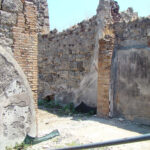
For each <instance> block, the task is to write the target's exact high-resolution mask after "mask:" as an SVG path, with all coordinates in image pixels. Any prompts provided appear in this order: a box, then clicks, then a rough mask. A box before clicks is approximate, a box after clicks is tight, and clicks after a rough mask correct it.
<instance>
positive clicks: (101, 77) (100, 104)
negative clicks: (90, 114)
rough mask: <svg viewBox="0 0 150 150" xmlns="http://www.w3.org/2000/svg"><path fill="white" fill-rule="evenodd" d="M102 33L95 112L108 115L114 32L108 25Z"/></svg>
mask: <svg viewBox="0 0 150 150" xmlns="http://www.w3.org/2000/svg"><path fill="white" fill-rule="evenodd" d="M104 34H105V35H104V38H103V39H100V40H99V59H98V60H99V61H98V100H97V113H98V115H99V116H109V113H110V102H109V89H110V83H111V82H110V77H111V76H110V74H111V60H112V54H113V50H114V33H113V29H112V28H111V27H110V26H109V25H108V26H106V28H105V29H104Z"/></svg>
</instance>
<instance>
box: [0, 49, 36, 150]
mask: <svg viewBox="0 0 150 150" xmlns="http://www.w3.org/2000/svg"><path fill="white" fill-rule="evenodd" d="M0 66H1V69H0V149H1V150H3V149H5V147H6V146H8V147H9V146H15V144H16V143H21V142H22V141H23V140H24V138H25V136H26V135H27V134H29V135H31V136H36V121H35V120H36V116H35V108H34V101H33V97H32V93H31V89H30V87H29V85H28V82H27V80H26V77H25V75H24V73H23V72H22V70H21V68H20V67H19V65H18V64H17V62H16V61H15V60H14V59H13V58H12V56H11V55H10V54H9V53H7V52H6V51H5V50H4V49H3V48H2V47H0Z"/></svg>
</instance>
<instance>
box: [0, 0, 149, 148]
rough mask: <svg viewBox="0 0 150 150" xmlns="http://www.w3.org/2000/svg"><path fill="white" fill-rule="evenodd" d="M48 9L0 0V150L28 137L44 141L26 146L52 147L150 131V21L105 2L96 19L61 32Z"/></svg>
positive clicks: (29, 0)
mask: <svg viewBox="0 0 150 150" xmlns="http://www.w3.org/2000/svg"><path fill="white" fill-rule="evenodd" d="M48 11H49V10H48V3H47V1H46V0H0V65H1V70H0V150H5V149H8V148H10V147H14V146H16V144H21V143H22V142H24V140H25V139H26V137H27V136H29V137H33V138H37V141H38V143H39V144H35V145H33V146H32V145H30V146H28V147H27V148H26V149H28V150H38V149H44V150H48V149H58V148H62V147H68V146H76V145H83V144H88V143H95V142H100V141H101V142H103V141H106V140H114V139H119V138H126V137H131V136H137V135H142V134H146V133H149V132H150V126H149V125H150V92H149V91H150V78H149V77H150V76H149V74H150V17H149V16H147V17H139V16H138V13H137V12H135V11H134V10H133V9H132V8H131V7H129V8H128V9H127V10H126V11H124V12H120V11H119V4H118V3H117V2H116V1H114V0H99V5H98V7H97V10H96V15H94V16H93V17H92V18H89V19H87V20H83V21H82V22H80V23H78V24H76V25H74V26H72V27H70V28H68V29H66V30H64V31H62V32H58V31H57V30H56V29H55V30H50V23H49V13H50V12H48ZM58 111H59V114H58ZM90 127H91V128H90ZM55 129H57V130H58V132H59V134H58V135H57V137H55V138H53V139H50V140H47V141H45V142H42V140H40V138H39V137H43V136H45V135H47V134H48V133H50V132H52V131H55ZM98 131H99V132H98ZM88 132H89V133H88ZM101 133H103V134H101ZM110 133H111V134H110ZM86 134H89V137H88V138H87V137H86V136H87V135H86ZM149 148H150V142H149V141H148V142H143V143H142V144H141V143H137V144H131V145H123V146H118V147H117V146H114V147H110V148H109V147H105V149H106V150H119V149H121V150H127V149H133V150H134V149H136V150H143V149H144V150H148V149H149ZM24 149H25V148H24Z"/></svg>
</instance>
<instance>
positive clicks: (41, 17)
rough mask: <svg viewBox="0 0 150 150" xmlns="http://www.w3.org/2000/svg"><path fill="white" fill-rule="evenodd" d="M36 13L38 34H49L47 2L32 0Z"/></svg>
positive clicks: (44, 0)
mask: <svg viewBox="0 0 150 150" xmlns="http://www.w3.org/2000/svg"><path fill="white" fill-rule="evenodd" d="M33 1H34V4H35V5H36V6H37V11H38V33H41V34H47V33H49V30H50V27H49V13H48V4H47V0H33Z"/></svg>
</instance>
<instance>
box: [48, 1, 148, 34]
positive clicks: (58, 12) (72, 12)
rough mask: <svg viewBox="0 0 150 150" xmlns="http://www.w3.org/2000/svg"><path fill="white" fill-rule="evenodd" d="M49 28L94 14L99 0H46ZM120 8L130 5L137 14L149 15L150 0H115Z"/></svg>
mask: <svg viewBox="0 0 150 150" xmlns="http://www.w3.org/2000/svg"><path fill="white" fill-rule="evenodd" d="M47 1H48V7H49V16H50V30H53V29H55V28H56V29H57V30H58V31H59V32H61V31H62V30H65V29H67V28H69V27H71V26H73V25H75V24H77V23H79V22H81V21H82V20H84V19H88V18H91V17H92V16H94V15H95V14H96V9H97V6H98V3H99V0H47ZM116 1H117V2H118V3H119V6H120V10H121V11H124V10H126V9H127V8H128V7H132V8H133V9H134V11H135V12H138V14H139V16H148V15H150V0H116Z"/></svg>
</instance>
